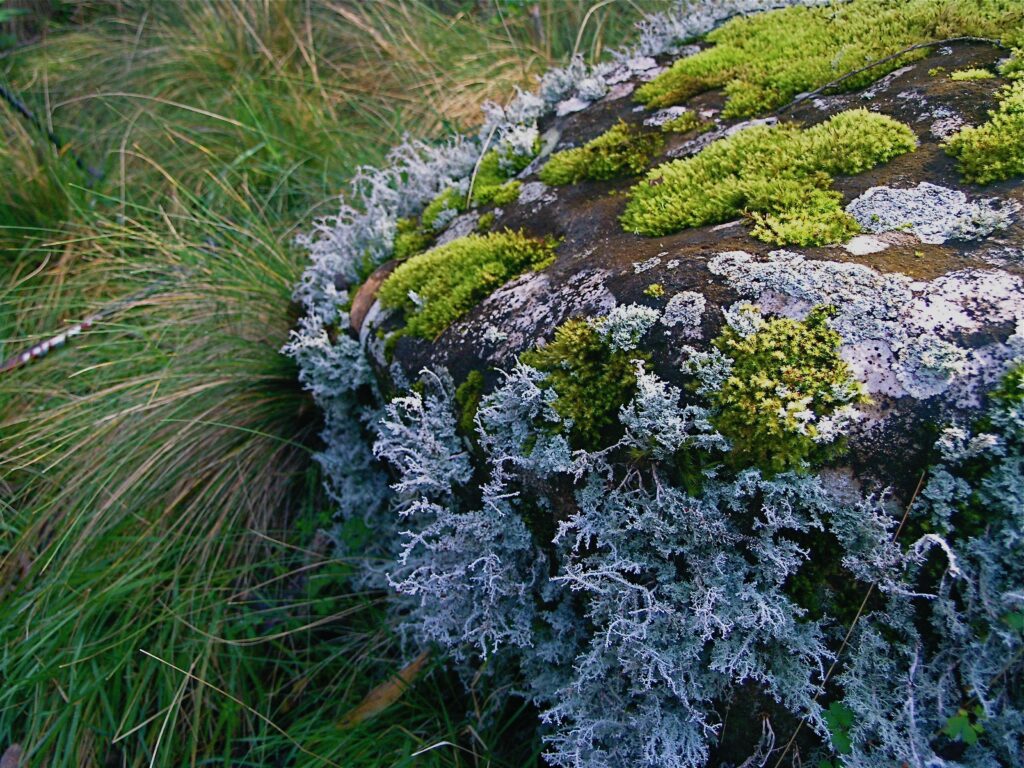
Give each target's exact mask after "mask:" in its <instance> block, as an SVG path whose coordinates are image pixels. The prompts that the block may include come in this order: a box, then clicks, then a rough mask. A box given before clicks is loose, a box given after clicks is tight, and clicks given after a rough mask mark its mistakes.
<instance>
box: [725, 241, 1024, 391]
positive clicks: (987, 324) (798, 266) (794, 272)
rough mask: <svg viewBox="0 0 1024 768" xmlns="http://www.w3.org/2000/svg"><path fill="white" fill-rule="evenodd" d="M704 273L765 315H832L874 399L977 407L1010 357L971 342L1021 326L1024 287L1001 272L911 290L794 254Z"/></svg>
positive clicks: (741, 257)
mask: <svg viewBox="0 0 1024 768" xmlns="http://www.w3.org/2000/svg"><path fill="white" fill-rule="evenodd" d="M708 267H709V269H711V271H712V272H714V273H715V274H718V275H722V276H723V277H725V278H726V279H727V280H728V282H729V285H730V287H732V288H733V289H734V290H736V291H738V292H740V293H741V294H743V295H745V296H748V297H751V298H752V299H753V300H754V301H756V302H757V304H758V305H759V306H760V308H761V310H762V311H763V312H769V313H775V314H779V315H783V316H786V317H793V318H802V317H804V316H806V314H807V313H808V312H809V311H810V309H811V308H812V307H814V306H816V305H821V304H828V305H832V306H834V307H835V308H836V310H837V314H836V316H835V317H834V318H833V319H832V320H831V321H830V324H831V325H832V327H833V328H835V330H836V331H837V332H838V333H839V334H840V336H841V337H842V339H843V346H842V349H841V355H842V357H843V359H844V360H846V361H847V362H848V363H849V364H850V366H851V368H852V369H853V371H854V373H855V375H856V377H857V378H858V380H860V381H861V382H863V383H864V384H865V386H866V387H867V390H868V392H870V393H871V394H878V395H887V396H890V397H902V396H904V395H909V396H911V397H915V398H928V397H933V396H936V395H943V396H944V397H946V398H947V399H948V400H950V401H952V402H955V403H956V404H957V405H958V406H962V407H967V406H970V405H974V404H977V402H978V399H979V398H978V390H979V389H984V388H985V387H986V386H990V385H991V382H992V381H994V380H995V379H996V378H997V377H998V376H999V375H1001V374H1002V372H1003V371H1004V370H1005V369H1006V367H1007V365H1008V362H1009V360H1010V359H1012V357H1013V354H1014V353H1013V350H1012V349H1011V347H1010V344H1009V342H1005V343H1003V342H999V341H996V340H994V337H993V340H987V339H986V340H979V341H976V342H973V343H968V342H966V341H964V339H965V337H966V336H967V335H970V334H979V333H982V332H984V331H986V330H989V329H993V330H994V329H996V328H999V327H1002V326H1005V325H1006V324H1011V323H1012V324H1016V323H1020V322H1022V321H1024V280H1022V279H1021V278H1020V277H1018V276H1016V275H1012V274H1010V273H1007V272H1004V271H1002V270H998V269H986V270H979V269H969V270H961V271H958V272H952V273H949V274H947V275H943V276H941V277H939V278H936V279H935V280H931V281H915V280H912V279H911V278H909V277H907V276H906V275H902V274H899V273H892V274H883V273H880V272H877V271H875V270H873V269H871V268H869V267H867V266H864V265H863V264H856V263H848V262H833V261H813V260H809V259H805V258H804V257H803V256H802V255H800V254H797V253H792V252H789V251H775V252H773V253H771V254H769V255H768V257H767V258H766V259H758V258H756V257H754V256H752V255H751V254H749V253H746V252H744V251H731V252H728V253H722V254H719V255H718V256H716V257H714V258H712V259H711V260H710V261H709V262H708Z"/></svg>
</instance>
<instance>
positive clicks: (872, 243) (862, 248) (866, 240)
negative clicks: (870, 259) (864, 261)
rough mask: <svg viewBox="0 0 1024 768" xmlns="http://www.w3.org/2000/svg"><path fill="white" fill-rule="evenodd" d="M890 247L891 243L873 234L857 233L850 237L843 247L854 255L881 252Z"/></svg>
mask: <svg viewBox="0 0 1024 768" xmlns="http://www.w3.org/2000/svg"><path fill="white" fill-rule="evenodd" d="M888 247H889V243H887V242H885V241H884V240H880V239H879V238H877V237H872V236H871V235H857V236H856V237H853V238H851V239H850V241H849V242H848V243H846V244H845V245H843V248H844V249H845V250H846V251H847V252H849V253H851V254H853V255H854V256H867V255H868V254H871V253H881V252H882V251H884V250H885V249H886V248H888Z"/></svg>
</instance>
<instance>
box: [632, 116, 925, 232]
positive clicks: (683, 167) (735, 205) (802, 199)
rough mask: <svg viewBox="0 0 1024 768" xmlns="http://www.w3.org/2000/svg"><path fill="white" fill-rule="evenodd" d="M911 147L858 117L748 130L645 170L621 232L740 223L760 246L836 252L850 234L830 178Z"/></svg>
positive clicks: (898, 127) (903, 130) (889, 129)
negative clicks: (746, 221)
mask: <svg viewBox="0 0 1024 768" xmlns="http://www.w3.org/2000/svg"><path fill="white" fill-rule="evenodd" d="M916 143H917V140H916V138H915V136H914V133H913V131H911V130H910V128H908V127H907V126H905V125H903V124H902V123H900V122H897V121H896V120H893V119H892V118H891V117H887V116H885V115H877V114H874V113H872V112H868V111H867V110H863V109H858V110H851V111H849V112H843V113H840V114H838V115H836V116H835V117H833V118H832V119H830V120H829V121H827V122H825V123H822V124H819V125H816V126H814V127H812V128H808V129H806V130H803V129H800V128H799V127H797V126H795V125H775V126H755V127H752V128H748V129H746V130H744V131H740V132H739V133H736V134H734V135H732V136H729V137H727V138H725V139H721V140H719V141H716V142H714V143H713V144H711V145H710V146H708V147H707V148H706V149H704V150H703V151H702V152H701V153H700V154H698V155H696V156H695V157H692V158H686V159H683V160H675V161H673V162H670V163H666V164H664V165H661V166H658V167H657V168H655V169H654V170H652V171H651V172H650V173H649V174H648V175H647V178H646V179H644V180H643V181H641V182H640V183H639V184H637V185H636V186H635V187H633V188H632V189H631V190H630V193H629V194H630V200H629V204H628V205H627V206H626V211H625V213H624V214H623V216H622V223H623V226H624V227H625V228H626V229H627V230H628V231H630V232H635V233H637V234H642V235H666V234H669V233H671V232H676V231H678V230H681V229H687V228H690V227H699V226H703V225H706V224H719V223H722V222H725V221H730V220H732V219H735V218H736V217H737V216H739V215H741V214H747V215H748V216H749V217H750V218H751V220H752V221H753V223H754V228H753V230H752V231H751V234H752V235H754V236H755V237H757V238H759V239H761V240H764V241H765V242H769V243H774V244H778V245H786V244H794V245H820V244H824V243H836V242H842V241H843V240H846V239H847V238H848V237H850V235H852V234H854V233H856V232H857V231H858V228H857V224H856V222H855V221H854V220H853V218H852V217H851V216H849V215H848V214H847V213H846V212H845V211H844V210H843V208H842V197H841V196H840V194H839V193H838V192H836V191H834V190H832V189H831V183H832V178H831V177H832V175H836V174H844V175H845V174H855V173H860V172H862V171H866V170H868V169H869V168H872V167H874V166H876V165H879V164H881V163H885V162H888V161H889V160H891V159H892V158H894V157H896V156H897V155H901V154H903V153H905V152H910V151H912V150H913V149H914V147H915V146H916Z"/></svg>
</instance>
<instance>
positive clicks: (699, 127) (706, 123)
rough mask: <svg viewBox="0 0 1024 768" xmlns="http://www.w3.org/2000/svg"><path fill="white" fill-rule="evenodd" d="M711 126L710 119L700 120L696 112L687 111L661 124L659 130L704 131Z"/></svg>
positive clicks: (673, 131)
mask: <svg viewBox="0 0 1024 768" xmlns="http://www.w3.org/2000/svg"><path fill="white" fill-rule="evenodd" d="M713 127H714V123H712V122H711V121H710V120H702V119H701V117H700V115H698V114H697V113H696V112H689V111H687V112H683V114H681V115H679V117H673V118H672V119H671V120H667V121H665V122H664V123H662V124H661V130H662V131H664V132H665V133H689V132H690V131H700V132H701V133H706V132H707V131H709V130H711V128H713Z"/></svg>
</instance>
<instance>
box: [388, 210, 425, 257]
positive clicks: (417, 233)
mask: <svg viewBox="0 0 1024 768" xmlns="http://www.w3.org/2000/svg"><path fill="white" fill-rule="evenodd" d="M433 242H434V233H433V232H432V231H430V230H429V229H425V228H421V227H420V225H419V223H418V222H417V221H416V219H413V218H407V219H399V220H398V221H397V222H396V225H395V246H394V251H393V253H392V256H393V257H394V258H396V259H400V260H405V259H408V258H409V257H410V256H414V255H416V254H417V253H422V252H423V251H425V250H427V248H429V247H430V246H431V244H432V243H433Z"/></svg>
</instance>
